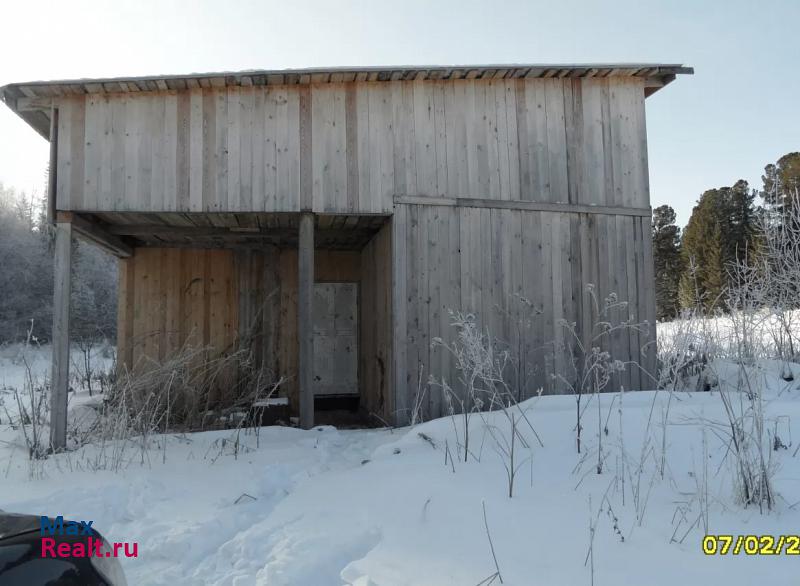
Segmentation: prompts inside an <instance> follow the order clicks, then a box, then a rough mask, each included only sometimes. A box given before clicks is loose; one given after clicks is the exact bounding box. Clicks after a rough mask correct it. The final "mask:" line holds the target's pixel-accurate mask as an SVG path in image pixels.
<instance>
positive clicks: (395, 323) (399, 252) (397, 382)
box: [391, 206, 410, 425]
mask: <svg viewBox="0 0 800 586" xmlns="http://www.w3.org/2000/svg"><path fill="white" fill-rule="evenodd" d="M407 234H408V207H407V206H400V207H398V208H397V210H396V211H395V214H394V216H392V332H393V333H394V339H395V340H397V341H398V343H396V344H394V345H393V346H392V368H391V373H392V374H391V376H392V381H393V384H392V387H393V389H392V391H393V392H392V395H393V397H394V399H393V401H392V407H393V411H392V415H393V419H394V423H395V424H396V425H405V424H406V423H408V421H409V408H410V401H409V394H408V392H409V384H408V375H407V366H406V365H407V346H406V344H405V343H402V342H403V341H404V340H406V337H407V311H408V299H407V297H406V295H407V286H408V267H407V264H406V263H407V261H408V258H409V257H408V250H407V245H408V240H407Z"/></svg>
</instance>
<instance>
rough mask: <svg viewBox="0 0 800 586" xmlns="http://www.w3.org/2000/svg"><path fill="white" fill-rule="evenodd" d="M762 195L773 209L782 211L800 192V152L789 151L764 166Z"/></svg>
mask: <svg viewBox="0 0 800 586" xmlns="http://www.w3.org/2000/svg"><path fill="white" fill-rule="evenodd" d="M761 180H762V181H763V183H764V186H763V189H762V191H761V197H762V198H764V202H765V204H766V205H767V207H768V208H770V210H771V211H774V212H782V211H783V209H784V207H785V206H787V205H792V202H793V201H797V195H796V194H798V193H800V152H798V153H787V154H785V155H783V156H782V157H781V158H780V159H778V161H777V163H775V164H774V165H773V164H769V165H767V166H766V167H765V168H764V175H762V176H761Z"/></svg>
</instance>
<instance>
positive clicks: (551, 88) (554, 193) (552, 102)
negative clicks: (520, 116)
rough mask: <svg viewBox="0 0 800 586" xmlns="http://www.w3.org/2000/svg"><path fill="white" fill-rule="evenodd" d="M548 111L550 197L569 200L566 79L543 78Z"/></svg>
mask: <svg viewBox="0 0 800 586" xmlns="http://www.w3.org/2000/svg"><path fill="white" fill-rule="evenodd" d="M540 83H543V84H544V94H545V102H546V113H547V121H546V126H547V153H548V176H549V184H550V199H549V201H553V202H568V201H569V187H568V180H567V157H566V156H565V153H566V152H567V143H566V140H567V139H566V127H565V114H564V87H565V83H568V82H564V80H559V79H552V80H551V79H548V80H543V81H542V82H540Z"/></svg>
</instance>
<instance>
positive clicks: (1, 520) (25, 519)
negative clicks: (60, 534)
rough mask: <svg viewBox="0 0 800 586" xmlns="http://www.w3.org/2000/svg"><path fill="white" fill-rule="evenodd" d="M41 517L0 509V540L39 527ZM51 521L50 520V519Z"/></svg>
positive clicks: (35, 529)
mask: <svg viewBox="0 0 800 586" xmlns="http://www.w3.org/2000/svg"><path fill="white" fill-rule="evenodd" d="M41 519H42V518H41V517H37V516H36V515H20V514H18V513H6V512H5V511H0V540H3V539H6V538H8V537H14V536H15V535H20V534H22V533H28V532H30V531H37V530H38V529H40V528H41ZM51 521H52V520H51Z"/></svg>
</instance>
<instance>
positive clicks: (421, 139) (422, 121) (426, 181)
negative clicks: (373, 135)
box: [411, 82, 438, 196]
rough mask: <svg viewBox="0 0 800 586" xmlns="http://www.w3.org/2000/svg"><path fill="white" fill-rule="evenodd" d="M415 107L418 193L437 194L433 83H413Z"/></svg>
mask: <svg viewBox="0 0 800 586" xmlns="http://www.w3.org/2000/svg"><path fill="white" fill-rule="evenodd" d="M411 88H412V92H413V99H414V102H413V109H414V119H413V125H414V146H415V160H416V169H417V177H416V179H417V181H416V183H417V191H416V192H417V193H422V194H424V195H428V196H435V195H437V192H438V189H437V185H436V127H435V122H434V111H433V93H432V91H431V84H428V83H423V82H414V83H413V84H411Z"/></svg>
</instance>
